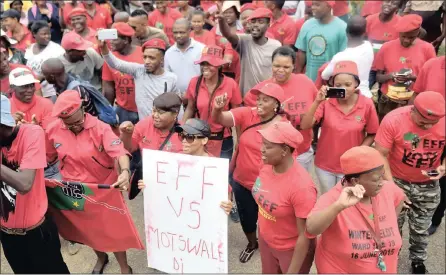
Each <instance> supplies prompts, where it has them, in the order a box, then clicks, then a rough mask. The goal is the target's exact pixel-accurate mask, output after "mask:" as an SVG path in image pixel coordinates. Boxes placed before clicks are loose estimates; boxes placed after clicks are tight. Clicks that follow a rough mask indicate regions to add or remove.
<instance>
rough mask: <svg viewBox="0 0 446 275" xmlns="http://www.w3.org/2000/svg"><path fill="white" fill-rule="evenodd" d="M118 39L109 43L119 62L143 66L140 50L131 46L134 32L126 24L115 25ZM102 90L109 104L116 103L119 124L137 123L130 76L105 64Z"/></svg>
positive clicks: (136, 111)
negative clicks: (126, 122)
mask: <svg viewBox="0 0 446 275" xmlns="http://www.w3.org/2000/svg"><path fill="white" fill-rule="evenodd" d="M113 27H114V28H115V29H116V30H117V31H118V38H117V39H114V40H111V41H110V46H111V48H112V51H113V54H114V55H115V56H117V57H118V58H119V59H121V60H125V61H128V62H134V63H140V64H143V63H144V61H143V54H142V48H141V47H138V46H133V45H132V36H133V35H134V34H135V31H134V30H133V28H132V27H130V26H129V25H128V24H127V23H115V24H113ZM102 87H103V88H102V89H103V92H104V95H105V97H106V98H107V99H108V101H109V102H110V104H112V105H113V104H114V103H115V101H116V114H117V115H118V118H119V122H120V123H122V122H124V121H131V122H132V123H133V124H136V123H137V122H138V121H139V118H138V109H137V108H136V103H135V81H134V79H133V77H132V76H130V75H128V74H124V73H121V72H119V71H117V70H114V69H111V68H110V67H109V66H108V65H107V63H104V66H103V68H102Z"/></svg>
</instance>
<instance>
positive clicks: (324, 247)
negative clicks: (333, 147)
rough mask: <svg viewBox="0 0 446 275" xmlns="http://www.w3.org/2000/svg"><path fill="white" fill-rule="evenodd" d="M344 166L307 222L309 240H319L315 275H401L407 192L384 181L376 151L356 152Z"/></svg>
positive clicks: (357, 149) (343, 160) (350, 152)
mask: <svg viewBox="0 0 446 275" xmlns="http://www.w3.org/2000/svg"><path fill="white" fill-rule="evenodd" d="M340 161H341V166H342V173H343V174H345V176H344V177H343V178H342V180H341V181H340V182H339V183H338V184H337V185H336V186H335V187H334V188H332V189H331V190H330V191H328V192H327V193H325V194H323V195H322V196H321V197H320V198H319V200H318V201H317V202H316V206H315V207H314V209H313V210H312V211H311V213H310V215H309V216H308V218H307V223H306V229H307V236H308V237H310V238H316V236H318V235H321V236H320V237H319V239H318V240H317V247H316V254H315V263H316V268H317V272H318V273H338V274H339V273H349V274H354V273H356V274H359V273H361V274H367V273H397V268H398V253H399V251H400V249H401V245H402V239H401V235H400V233H399V230H398V219H397V217H398V214H399V213H400V211H401V209H402V208H403V205H404V199H405V195H404V193H403V191H402V190H401V189H400V188H398V187H397V186H396V185H395V184H394V183H393V182H391V181H384V180H383V176H384V158H383V157H382V156H381V154H380V153H379V152H378V151H377V150H376V149H374V148H372V147H369V146H358V147H353V148H351V149H349V150H348V151H346V152H345V153H344V154H343V155H342V156H341V158H340Z"/></svg>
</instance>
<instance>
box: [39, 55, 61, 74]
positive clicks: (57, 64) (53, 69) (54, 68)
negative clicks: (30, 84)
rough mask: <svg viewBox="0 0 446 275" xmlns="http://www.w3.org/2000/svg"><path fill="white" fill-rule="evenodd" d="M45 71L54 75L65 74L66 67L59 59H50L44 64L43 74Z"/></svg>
mask: <svg viewBox="0 0 446 275" xmlns="http://www.w3.org/2000/svg"><path fill="white" fill-rule="evenodd" d="M44 71H47V72H50V73H52V74H60V73H62V72H65V66H64V65H63V63H62V61H60V60H59V58H50V59H47V60H45V62H43V64H42V73H43V72H44Z"/></svg>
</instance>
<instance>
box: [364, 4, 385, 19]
mask: <svg viewBox="0 0 446 275" xmlns="http://www.w3.org/2000/svg"><path fill="white" fill-rule="evenodd" d="M381 6H382V1H364V5H363V6H362V9H361V16H363V17H366V16H369V15H372V14H375V13H380V12H381Z"/></svg>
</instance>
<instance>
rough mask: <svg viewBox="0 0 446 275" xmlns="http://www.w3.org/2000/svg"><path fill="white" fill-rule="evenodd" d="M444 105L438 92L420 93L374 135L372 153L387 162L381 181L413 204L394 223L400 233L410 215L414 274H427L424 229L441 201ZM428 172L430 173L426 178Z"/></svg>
mask: <svg viewBox="0 0 446 275" xmlns="http://www.w3.org/2000/svg"><path fill="white" fill-rule="evenodd" d="M444 116H445V102H444V98H443V96H442V95H440V94H439V93H436V92H424V93H421V94H420V95H418V96H417V97H416V98H415V101H414V106H405V107H402V108H398V109H396V110H394V111H392V112H390V113H389V114H388V115H387V116H386V117H385V118H384V120H383V121H382V123H381V126H380V127H379V129H378V133H377V134H376V138H375V142H376V149H377V150H378V151H380V152H381V154H382V155H383V156H384V157H386V162H385V167H386V169H385V170H386V172H385V174H384V179H385V180H392V179H393V181H394V182H395V183H396V184H397V185H398V186H399V187H400V188H401V189H403V191H404V192H405V193H406V196H407V198H408V199H409V200H410V201H411V202H412V207H411V208H410V210H409V211H404V212H402V213H401V214H400V216H399V218H398V225H399V229H400V231H401V230H402V226H403V224H404V220H405V214H406V213H407V215H408V216H409V235H410V239H409V243H410V247H409V251H410V260H411V261H412V273H414V274H424V273H427V271H426V267H425V265H424V261H426V259H427V244H428V234H429V233H428V229H429V226H430V225H431V219H432V216H433V214H434V212H435V209H436V208H437V205H438V204H439V202H440V187H439V183H438V180H439V179H440V178H441V177H442V176H444V174H445V159H444V157H443V159H442V157H441V156H442V152H443V150H444V148H445V136H446V135H445V122H446V121H445V118H444ZM428 172H429V173H428Z"/></svg>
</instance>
